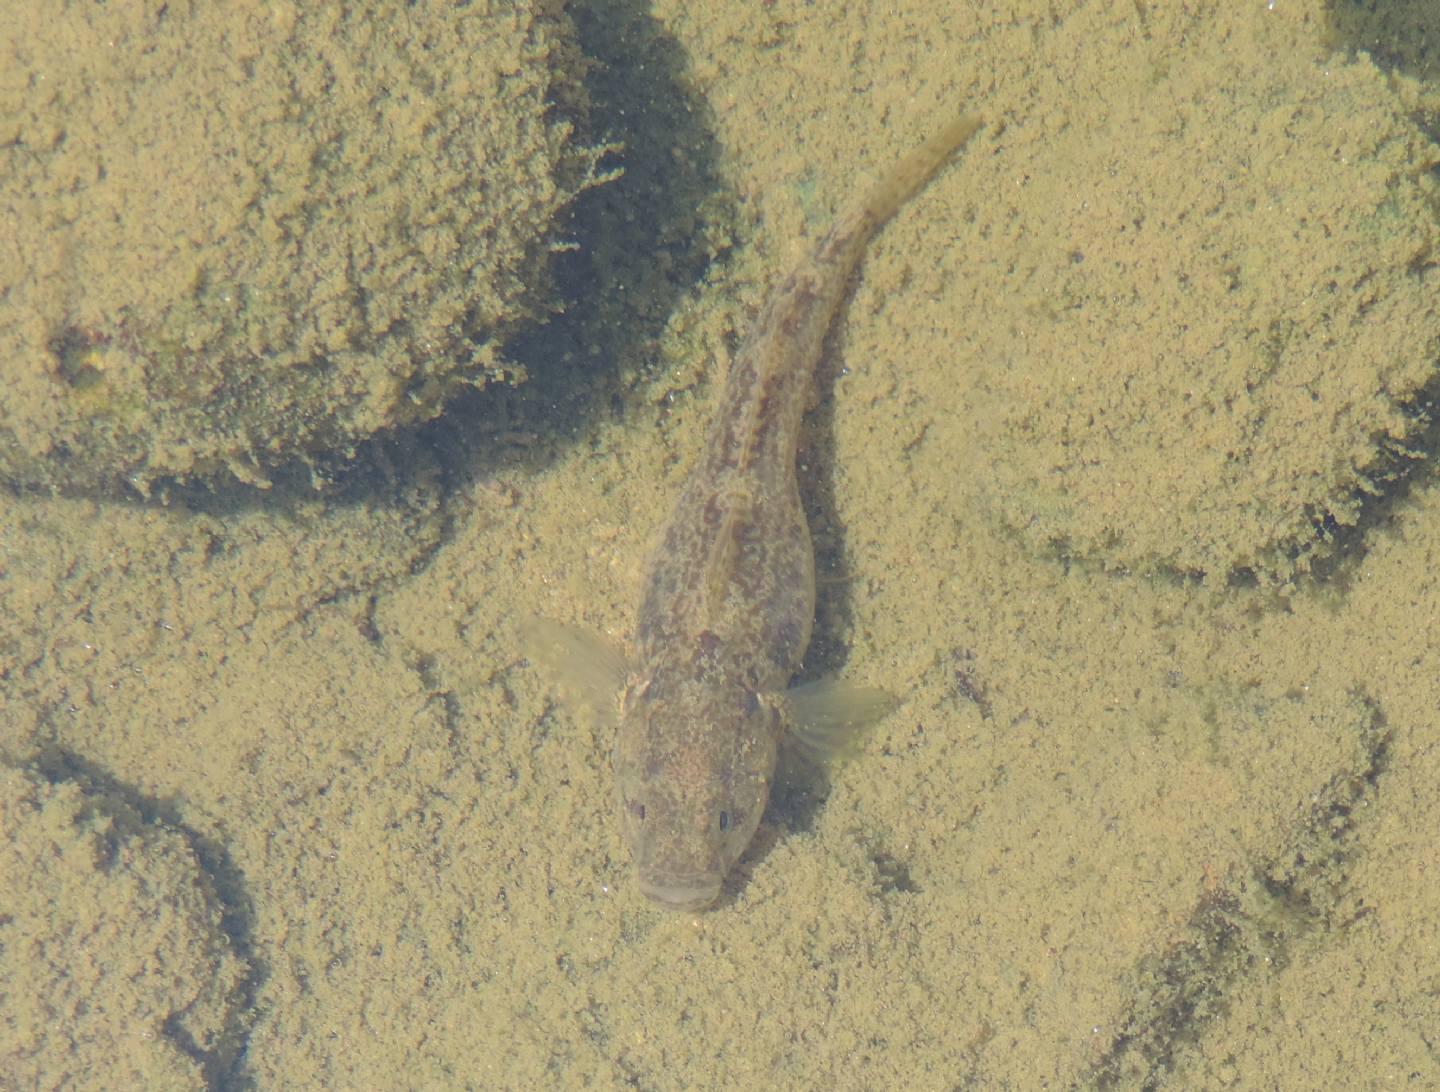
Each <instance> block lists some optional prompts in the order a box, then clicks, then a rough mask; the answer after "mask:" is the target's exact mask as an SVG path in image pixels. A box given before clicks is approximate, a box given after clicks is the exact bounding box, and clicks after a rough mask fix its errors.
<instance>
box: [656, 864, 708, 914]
mask: <svg viewBox="0 0 1440 1092" xmlns="http://www.w3.org/2000/svg"><path fill="white" fill-rule="evenodd" d="M640 890H641V891H642V892H643V893H644V895H645V897H646V898H647V899H649V900H650V901H651V902H655V903H659V904H660V905H661V906H663V907H665V909H667V910H703V909H704V908H705V907H707V906H709V905H710V904H711V903H712V902H714V901H715V900H716V899H718V898H719V897H720V877H719V876H716V875H714V874H708V873H700V874H698V875H691V876H641V877H640Z"/></svg>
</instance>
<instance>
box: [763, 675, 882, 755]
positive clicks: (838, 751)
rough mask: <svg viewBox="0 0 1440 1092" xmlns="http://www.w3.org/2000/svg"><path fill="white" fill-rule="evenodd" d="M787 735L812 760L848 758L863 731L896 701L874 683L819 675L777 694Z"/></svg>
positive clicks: (858, 744) (857, 744)
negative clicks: (819, 677)
mask: <svg viewBox="0 0 1440 1092" xmlns="http://www.w3.org/2000/svg"><path fill="white" fill-rule="evenodd" d="M779 704H780V708H781V711H782V714H783V715H784V717H785V721H786V728H787V729H788V735H787V738H788V739H789V740H790V741H791V742H793V743H794V744H795V745H796V747H798V748H799V749H800V751H801V752H803V753H804V754H805V756H806V757H807V758H809V759H811V760H812V761H814V762H819V763H829V762H834V761H836V760H838V759H844V758H848V757H850V756H851V755H853V754H854V753H855V752H856V751H858V750H859V749H860V742H861V740H862V739H863V738H864V735H865V732H866V730H867V729H869V728H870V727H871V726H872V725H874V724H875V723H876V722H877V721H879V720H880V719H881V718H882V717H884V716H885V715H886V714H887V713H889V712H890V711H891V710H893V709H894V708H895V707H896V705H898V704H899V703H898V702H897V701H896V700H895V699H894V698H892V697H891V696H890V695H889V694H887V693H885V691H883V690H880V689H878V688H877V687H874V686H860V685H858V684H857V683H849V682H844V681H842V680H839V679H820V680H818V681H816V682H811V683H805V684H804V685H803V686H796V687H792V688H791V689H789V690H787V691H785V693H783V694H781V695H779Z"/></svg>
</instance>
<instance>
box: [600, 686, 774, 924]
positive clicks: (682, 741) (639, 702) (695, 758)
mask: <svg viewBox="0 0 1440 1092" xmlns="http://www.w3.org/2000/svg"><path fill="white" fill-rule="evenodd" d="M727 698H728V699H731V700H727ZM775 721H776V714H775V712H774V710H773V709H770V708H768V707H767V706H765V705H764V704H763V703H761V702H760V701H759V700H758V699H756V698H755V696H754V695H746V694H734V695H724V694H715V693H711V692H704V693H694V692H691V693H686V692H680V693H677V694H670V695H666V696H659V695H653V694H650V693H642V694H638V695H636V694H634V693H633V692H632V694H631V695H630V696H627V701H626V702H625V707H624V709H623V711H622V714H621V719H620V731H619V736H618V740H617V744H616V751H615V774H616V786H617V788H618V792H619V807H620V817H621V825H622V828H623V831H624V834H625V840H626V842H627V843H628V844H629V846H630V850H631V853H632V855H633V856H634V859H635V868H636V873H637V876H638V878H639V881H640V889H641V891H642V892H643V893H644V894H645V895H646V897H648V898H649V899H650V900H651V901H653V902H655V903H657V904H659V905H661V906H664V907H666V908H668V909H671V910H699V909H702V908H704V907H706V906H709V905H710V904H711V903H712V902H714V901H715V900H716V899H717V898H718V897H719V896H720V888H721V885H722V883H723V882H724V879H725V875H726V873H728V872H729V871H730V868H731V866H733V865H734V864H735V862H736V861H737V860H739V858H740V855H741V854H742V853H744V852H745V847H746V846H748V845H749V844H750V840H751V838H753V837H754V835H755V830H756V828H757V827H758V826H759V824H760V816H761V815H762V814H763V813H764V811H765V802H766V800H767V799H768V797H769V794H770V779H771V776H772V775H773V774H774V771H775V757H776V737H777V734H778V731H777V728H776V725H775Z"/></svg>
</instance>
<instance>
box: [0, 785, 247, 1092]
mask: <svg viewBox="0 0 1440 1092" xmlns="http://www.w3.org/2000/svg"><path fill="white" fill-rule="evenodd" d="M0 877H4V881H3V883H0V1086H3V1087H5V1088H34V1089H51V1088H55V1089H60V1088H96V1089H99V1088H153V1089H168V1088H175V1089H180V1088H199V1087H205V1086H206V1083H207V1082H206V1079H205V1078H206V1071H205V1067H206V1065H207V1064H214V1065H223V1064H224V1063H225V1062H226V1061H227V1060H228V1059H230V1058H231V1057H233V1055H234V1053H235V1051H236V1050H237V1048H238V1047H239V1045H240V1042H239V1033H240V1031H241V1030H242V1022H243V1014H242V1012H241V1002H242V992H243V991H242V987H243V984H244V981H245V977H246V974H247V973H248V968H247V967H246V965H245V963H244V961H243V960H242V959H240V958H239V957H238V956H237V955H236V954H235V952H234V951H233V949H232V947H231V943H230V940H229V938H228V937H227V936H226V933H225V930H224V929H223V927H222V914H221V906H220V903H219V900H218V899H217V897H216V895H215V892H214V889H213V887H212V886H211V884H210V881H209V879H208V877H207V876H206V874H205V872H204V871H203V869H202V868H201V867H200V864H199V862H198V861H197V860H196V857H195V854H194V852H193V851H192V849H191V848H190V845H189V844H188V842H187V840H186V838H185V837H184V835H182V834H181V833H179V832H177V831H174V830H171V829H168V828H166V827H163V826H160V825H156V824H153V823H148V822H145V821H144V820H142V819H141V818H140V817H139V816H138V815H136V814H135V812H134V811H133V809H131V808H129V807H127V806H126V805H124V804H123V803H120V802H118V801H110V800H105V799H103V798H100V799H94V798H91V797H90V796H88V795H87V794H86V792H85V791H84V790H82V789H81V788H80V787H79V786H78V785H76V784H74V783H72V782H61V783H59V784H54V785H52V784H49V783H48V782H46V781H45V780H44V779H42V778H40V777H37V776H36V775H34V774H32V773H28V772H25V771H21V770H18V769H14V768H6V767H4V766H0Z"/></svg>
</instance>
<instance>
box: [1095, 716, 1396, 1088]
mask: <svg viewBox="0 0 1440 1092" xmlns="http://www.w3.org/2000/svg"><path fill="white" fill-rule="evenodd" d="M1353 712H1354V714H1355V716H1356V754H1355V765H1354V766H1353V767H1352V768H1350V769H1347V770H1341V771H1338V772H1337V773H1336V774H1335V775H1334V776H1333V777H1332V778H1331V779H1330V780H1329V782H1328V783H1327V784H1326V785H1325V786H1324V787H1323V788H1321V789H1320V790H1319V791H1317V792H1316V793H1315V794H1314V796H1313V797H1312V798H1311V801H1310V804H1309V807H1308V808H1307V809H1306V810H1305V811H1304V813H1303V814H1302V816H1301V818H1300V820H1299V821H1298V822H1297V824H1296V826H1295V828H1294V830H1293V833H1292V834H1291V837H1290V838H1289V840H1288V841H1287V842H1286V844H1285V845H1283V846H1282V847H1281V848H1280V849H1278V850H1277V851H1276V852H1275V854H1274V855H1273V856H1271V857H1268V858H1266V859H1264V860H1261V861H1257V862H1255V863H1254V865H1253V867H1251V868H1250V870H1249V872H1248V874H1244V875H1238V876H1232V877H1227V878H1218V877H1217V878H1215V879H1214V881H1213V882H1211V883H1208V884H1207V889H1206V891H1205V893H1204V895H1203V896H1202V897H1201V899H1200V900H1199V902H1198V903H1197V905H1196V907H1195V910H1194V913H1193V914H1192V915H1191V916H1190V920H1189V921H1188V922H1186V923H1185V925H1184V927H1183V929H1182V931H1181V936H1180V938H1179V939H1178V940H1177V941H1176V942H1175V943H1174V945H1173V946H1172V947H1170V948H1169V949H1168V950H1166V951H1164V952H1157V953H1154V954H1152V955H1151V956H1149V957H1148V958H1146V959H1144V960H1143V961H1142V962H1141V964H1140V965H1139V966H1137V968H1136V969H1135V972H1134V974H1133V1000H1132V1002H1131V1005H1130V1007H1129V1010H1128V1012H1126V1013H1125V1015H1124V1017H1123V1019H1122V1020H1121V1022H1120V1028H1119V1032H1118V1033H1117V1034H1116V1036H1115V1037H1114V1039H1113V1040H1112V1042H1111V1044H1110V1048H1109V1050H1108V1051H1107V1052H1106V1053H1105V1055H1104V1058H1103V1059H1102V1061H1101V1062H1100V1064H1099V1065H1098V1066H1097V1067H1096V1069H1095V1070H1094V1072H1093V1073H1092V1074H1091V1076H1090V1079H1088V1080H1087V1081H1086V1082H1084V1083H1083V1084H1081V1085H1078V1086H1076V1087H1081V1088H1095V1089H1099V1090H1101V1092H1111V1090H1118V1089H1136V1088H1138V1089H1145V1090H1150V1089H1159V1088H1163V1087H1166V1085H1167V1082H1168V1080H1169V1078H1170V1077H1172V1076H1173V1075H1174V1074H1175V1071H1176V1069H1177V1067H1179V1066H1180V1065H1181V1063H1182V1061H1183V1058H1184V1054H1185V1052H1186V1050H1187V1048H1190V1047H1193V1046H1194V1045H1196V1044H1197V1043H1199V1042H1200V1041H1201V1039H1203V1037H1204V1036H1205V1034H1206V1033H1207V1031H1208V1030H1209V1029H1210V1027H1211V1025H1212V1024H1213V1023H1214V1021H1215V1020H1216V1019H1217V1018H1218V1017H1219V1016H1220V1015H1221V1014H1222V1013H1224V1012H1225V1010H1226V1008H1227V1006H1228V998H1229V996H1230V995H1231V994H1232V993H1233V992H1234V991H1236V990H1237V989H1241V988H1243V987H1244V985H1245V983H1247V982H1250V981H1254V980H1256V979H1259V978H1264V977H1265V976H1268V975H1270V974H1272V973H1275V972H1277V971H1280V970H1282V969H1283V968H1284V967H1285V966H1286V965H1287V964H1288V963H1289V962H1290V961H1291V960H1293V959H1296V958H1303V957H1304V954H1305V951H1306V949H1307V946H1308V945H1311V944H1312V943H1314V942H1316V941H1319V940H1322V939H1323V938H1324V936H1325V935H1326V934H1327V933H1329V932H1332V931H1334V930H1336V929H1339V928H1343V927H1344V925H1345V924H1346V923H1345V922H1342V921H1339V920H1337V909H1338V908H1339V906H1340V902H1341V899H1340V894H1341V892H1342V890H1343V888H1344V887H1345V884H1346V872H1347V863H1348V860H1349V858H1350V856H1351V854H1352V853H1353V851H1354V840H1355V834H1356V832H1357V830H1358V827H1359V824H1360V823H1361V822H1363V820H1364V816H1365V814H1366V812H1365V809H1366V808H1369V807H1371V806H1373V805H1376V804H1377V803H1378V801H1379V798H1380V788H1381V783H1380V779H1381V777H1382V776H1383V773H1384V770H1385V764H1386V754H1387V751H1388V747H1389V730H1388V729H1387V727H1386V724H1385V721H1384V718H1383V716H1382V714H1381V711H1380V710H1379V709H1378V708H1377V707H1376V706H1375V705H1374V704H1373V703H1372V702H1371V701H1369V700H1368V699H1364V698H1360V697H1356V699H1355V702H1354V708H1353Z"/></svg>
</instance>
